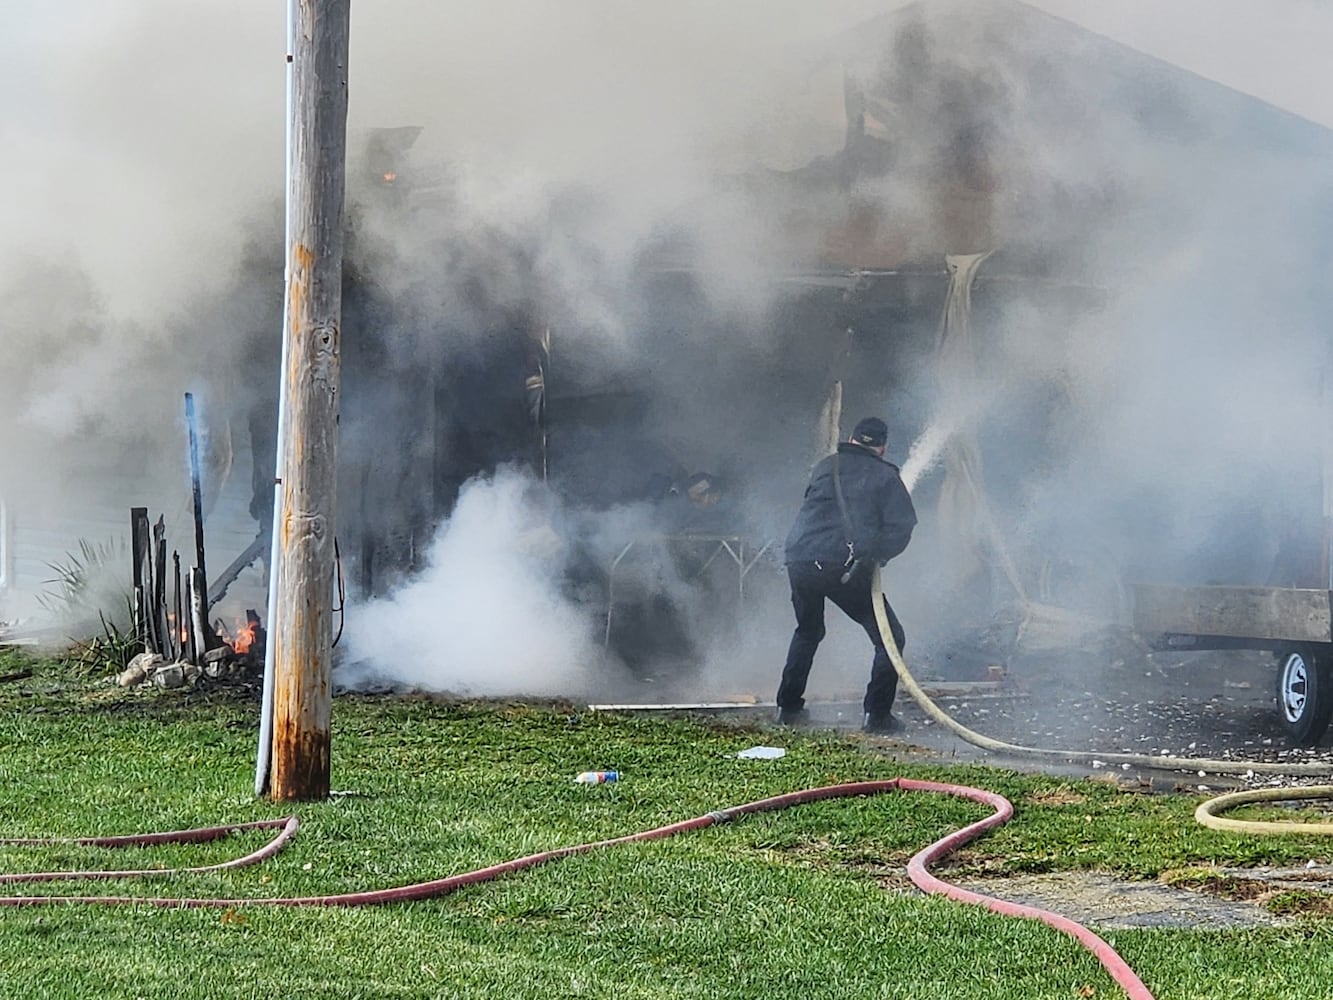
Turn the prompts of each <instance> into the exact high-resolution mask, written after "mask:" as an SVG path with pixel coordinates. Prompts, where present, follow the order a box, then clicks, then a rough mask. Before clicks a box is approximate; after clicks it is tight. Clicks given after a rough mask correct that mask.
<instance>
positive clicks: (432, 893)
mask: <svg viewBox="0 0 1333 1000" xmlns="http://www.w3.org/2000/svg"><path fill="white" fill-rule="evenodd" d="M897 791H904V792H934V793H937V794H942V795H952V796H956V797H958V798H965V799H970V800H972V801H973V802H979V803H982V804H983V805H987V806H990V807H991V808H992V809H993V810H994V812H993V813H991V815H989V816H987V817H986V818H984V819H981V820H978V821H977V822H975V823H972V824H971V825H969V826H966V827H964V828H962V829H961V830H957V831H955V832H953V833H951V834H949V835H948V836H946V837H943V838H941V839H940V840H937V841H936V842H935V843H933V844H931V845H930V846H929V847H927V848H925V849H924V850H922V851H920V852H918V853H917V854H916V855H915V856H914V857H913V858H912V860H911V861H910V862H909V863H908V865H907V874H908V876H909V877H910V878H911V880H912V882H913V883H914V884H915V885H916V886H917V887H918V888H920V889H921V890H922V891H924V892H927V893H932V894H940V895H944V896H948V897H949V898H951V899H956V900H960V901H962V902H966V903H974V904H977V905H980V906H985V907H987V908H988V909H990V910H993V911H994V912H996V913H1000V914H1004V915H1006V916H1016V917H1028V918H1032V919H1036V920H1040V921H1042V922H1044V923H1046V924H1049V925H1050V926H1051V927H1054V928H1056V929H1057V930H1060V931H1063V932H1064V933H1066V934H1068V935H1070V936H1071V937H1073V938H1075V939H1076V940H1077V941H1078V942H1079V943H1080V944H1082V945H1083V946H1084V947H1085V948H1087V949H1088V950H1089V951H1091V952H1092V954H1093V955H1094V956H1095V957H1096V958H1097V960H1098V961H1099V962H1100V963H1101V964H1102V966H1103V967H1104V968H1105V969H1106V971H1107V972H1108V973H1110V975H1111V977H1112V978H1113V979H1114V980H1115V981H1116V982H1117V983H1119V984H1120V986H1121V987H1123V989H1124V990H1125V993H1126V995H1127V996H1128V997H1129V998H1130V1000H1152V994H1151V993H1149V992H1148V988H1147V987H1146V986H1144V985H1143V983H1142V982H1141V981H1140V980H1139V978H1138V976H1136V975H1135V974H1134V971H1133V970H1132V969H1131V968H1130V967H1129V965H1128V964H1127V963H1126V962H1125V961H1124V959H1122V958H1121V957H1120V956H1119V955H1118V954H1117V953H1116V951H1115V949H1113V948H1112V947H1111V946H1110V945H1109V944H1107V943H1106V942H1105V941H1104V940H1102V938H1100V937H1098V936H1097V935H1096V934H1095V933H1093V932H1092V931H1090V930H1088V929H1087V928H1086V927H1084V926H1082V925H1081V924H1078V923H1075V922H1074V921H1072V920H1069V919H1068V918H1066V917H1062V916H1060V915H1059V914H1056V913H1051V912H1050V911H1048V910H1041V909H1037V908H1036V907H1031V906H1022V905H1019V904H1017V903H1011V902H1008V901H1006V900H1002V899H996V898H994V897H992V896H984V895H982V894H980V893H976V892H971V891H969V890H967V889H962V888H960V887H958V886H954V885H951V884H949V883H947V882H944V881H942V880H941V879H939V878H937V877H936V876H934V875H932V874H931V872H930V868H931V866H932V865H934V864H935V863H936V862H938V861H939V860H940V859H941V858H944V857H946V856H947V855H949V854H951V853H952V852H954V851H956V850H958V849H959V848H960V847H962V846H963V845H964V844H967V843H969V842H970V841H972V840H975V839H976V838H977V837H979V836H981V835H982V834H983V833H986V832H987V831H989V830H992V829H994V828H995V827H998V826H1001V825H1003V824H1004V823H1007V822H1008V821H1009V819H1010V818H1011V817H1012V816H1013V811H1014V810H1013V806H1012V805H1011V804H1010V802H1009V800H1008V799H1006V798H1005V797H1004V796H1002V795H997V794H996V793H994V792H988V791H985V790H983V789H980V788H969V787H967V786H965V785H950V784H941V783H938V782H933V781H916V780H913V779H910V778H892V779H889V780H887V781H861V782H851V783H848V784H841V785H825V786H823V787H820V788H809V789H806V790H804V791H799V792H790V793H788V794H786V795H775V796H772V797H771V798H766V799H759V800H757V801H754V802H747V803H745V804H744V805H739V806H732V807H731V808H729V809H719V810H716V811H714V812H710V813H705V814H704V815H702V816H697V817H695V818H694V819H688V820H683V821H681V822H678V823H670V824H668V825H666V826H659V827H657V828H656V829H653V830H644V831H641V832H639V833H632V834H629V835H627V836H624V837H615V838H612V839H610V840H599V841H595V842H591V843H586V844H576V845H574V846H572V847H561V848H557V849H555V850H551V851H543V852H541V853H539V854H529V855H527V856H526V857H522V858H516V859H515V860H513V861H506V862H504V863H502V864H498V865H491V866H490V867H488V868H479V869H477V870H476V871H471V872H465V873H463V874H461V875H451V876H449V877H448V878H442V879H433V880H431V881H428V882H418V883H415V884H412V885H404V886H398V887H396V888H392V889H375V890H368V891H364V892H349V893H341V894H337V895H329V896H293V897H287V898H281V897H278V898H268V899H186V898H175V899H173V898H169V897H151V898H150V897H137V896H0V906H33V905H44V904H46V905H49V904H52V903H130V904H139V905H144V906H160V907H182V908H184V907H226V908H234V907H241V906H368V905H372V904H378V903H403V902H408V901H411V900H421V899H434V898H437V897H439V896H444V895H447V894H449V893H451V892H454V891H456V890H458V889H462V888H464V887H465V886H469V885H475V884H477V883H479V882H487V881H490V880H492V879H495V878H499V877H500V876H502V875H509V874H512V873H514V872H518V871H522V870H523V869H525V868H533V867H535V866H537V865H540V864H544V863H546V862H548V861H555V860H557V859H559V858H563V857H568V856H569V855H571V854H583V853H585V852H588V851H592V850H595V849H598V848H603V847H615V846H617V845H620V844H633V843H638V842H640V841H647V840H660V839H662V838H664V837H670V836H673V835H675V834H678V833H686V832H688V831H691V830H702V829H704V828H705V827H709V826H714V825H716V824H719V823H725V822H728V821H730V820H734V819H738V818H740V817H742V816H746V815H749V814H751V813H758V812H769V811H772V810H776V809H785V808H787V807H789V806H795V805H801V804H803V803H807V802H817V801H820V800H823V799H836V798H846V797H849V796H857V795H879V794H882V793H885V792H897ZM297 826H298V823H297V819H296V817H295V816H289V817H287V818H285V819H276V820H262V821H260V822H257V823H242V824H238V825H236V826H223V827H216V826H215V827H208V828H205V829H199V830H182V831H177V832H174V833H151V834H141V835H130V836H122V837H88V838H80V839H76V840H70V839H62V840H54V841H53V840H35V839H27V840H5V841H0V843H6V844H29V845H38V844H51V843H62V844H70V843H76V844H84V845H89V846H98V847H129V846H143V845H150V844H165V843H199V842H203V841H210V840H216V839H219V838H220V837H223V836H226V835H227V834H229V833H231V832H233V831H241V830H255V829H275V828H280V830H281V832H280V833H279V834H278V835H277V836H276V837H275V838H274V839H273V840H272V841H270V842H269V843H268V844H267V845H265V846H264V847H262V848H260V849H259V850H257V851H255V852H253V853H251V854H247V855H246V856H245V857H242V858H237V859H234V860H232V861H227V862H223V863H222V864H217V865H207V866H204V867H201V868H178V869H171V870H160V869H147V870H135V871H70V872H43V873H40V874H38V873H32V874H17V875H0V882H38V881H56V880H63V879H110V878H131V877H141V878H145V877H153V878H161V877H169V876H174V875H182V874H190V873H197V872H209V871H220V870H222V869H226V868H239V867H243V866H245V865H252V864H256V863H258V862H259V861H262V860H264V859H266V858H270V857H272V856H273V855H274V854H276V853H277V852H278V851H280V850H281V849H282V848H283V847H284V846H285V845H286V844H287V843H288V842H289V841H290V840H291V838H292V837H293V836H294V835H295V833H296V830H297Z"/></svg>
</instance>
